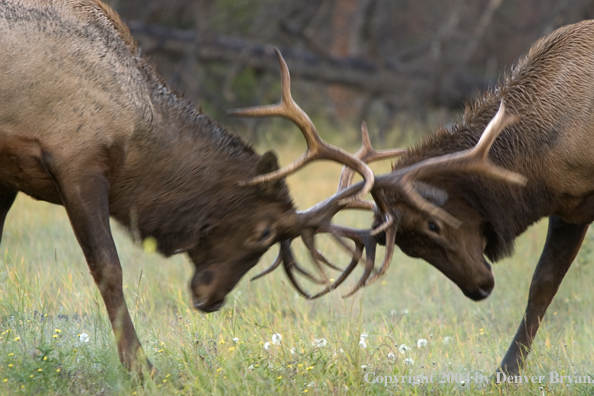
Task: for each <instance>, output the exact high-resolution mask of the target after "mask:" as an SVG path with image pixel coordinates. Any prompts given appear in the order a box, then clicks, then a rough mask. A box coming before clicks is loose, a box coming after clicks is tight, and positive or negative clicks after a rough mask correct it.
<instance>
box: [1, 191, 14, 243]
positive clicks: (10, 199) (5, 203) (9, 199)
mask: <svg viewBox="0 0 594 396" xmlns="http://www.w3.org/2000/svg"><path fill="white" fill-rule="evenodd" d="M16 196H17V191H13V190H8V189H5V187H3V186H0V241H2V231H3V230H4V222H5V221H6V215H7V214H8V211H9V210H10V207H11V206H12V204H13V203H14V200H15V198H16Z"/></svg>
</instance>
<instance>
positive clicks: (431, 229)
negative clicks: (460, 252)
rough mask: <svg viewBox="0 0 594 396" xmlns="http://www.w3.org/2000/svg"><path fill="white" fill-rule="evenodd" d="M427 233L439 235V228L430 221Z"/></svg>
mask: <svg viewBox="0 0 594 396" xmlns="http://www.w3.org/2000/svg"><path fill="white" fill-rule="evenodd" d="M428 227H429V231H431V232H434V233H436V234H439V227H438V226H437V224H435V223H434V222H432V221H430V222H429V224H428Z"/></svg>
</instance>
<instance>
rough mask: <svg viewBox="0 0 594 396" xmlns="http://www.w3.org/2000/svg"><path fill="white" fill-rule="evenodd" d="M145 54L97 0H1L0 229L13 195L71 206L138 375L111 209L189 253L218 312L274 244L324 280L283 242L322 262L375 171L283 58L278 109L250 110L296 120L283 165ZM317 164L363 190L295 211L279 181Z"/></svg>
mask: <svg viewBox="0 0 594 396" xmlns="http://www.w3.org/2000/svg"><path fill="white" fill-rule="evenodd" d="M138 53H139V51H138V48H137V47H136V44H135V42H134V40H133V39H132V36H131V35H130V32H129V30H128V29H127V27H126V25H125V24H123V23H122V22H121V20H120V19H119V17H118V16H117V14H116V13H115V12H114V11H112V10H111V9H110V8H109V7H108V6H106V5H104V4H103V3H101V2H100V1H99V0H55V1H51V2H50V1H45V0H9V1H8V0H0V235H1V231H2V228H3V225H4V222H5V219H6V214H7V212H8V211H9V209H10V207H11V205H12V204H13V202H14V200H15V198H16V196H17V193H18V192H19V191H20V192H23V193H25V194H28V195H30V196H32V197H33V198H36V199H39V200H44V201H47V202H50V203H54V204H59V205H63V206H64V207H65V209H66V212H67V214H68V217H69V219H70V222H71V225H72V228H73V230H74V233H75V235H76V238H77V240H78V242H79V244H80V246H81V247H82V250H83V253H84V255H85V258H86V261H87V263H88V265H89V269H90V272H91V274H92V276H93V278H94V280H95V283H96V284H97V286H98V288H99V290H100V292H101V295H102V298H103V300H104V302H105V306H106V309H107V313H108V316H109V320H110V322H111V325H112V328H113V332H114V334H115V336H116V341H117V349H118V354H119V358H120V360H121V361H122V363H123V364H124V365H125V366H126V367H127V368H129V369H133V370H140V371H144V370H147V369H149V368H150V367H151V365H150V362H149V361H148V360H147V359H146V357H145V354H144V352H143V350H142V347H141V345H140V341H139V339H138V337H137V335H136V331H135V329H134V326H133V324H132V321H131V319H130V315H129V313H128V309H127V307H126V303H125V300H124V293H123V290H122V269H121V266H120V262H119V259H118V255H117V251H116V247H115V245H114V241H113V238H112V234H111V231H110V225H109V217H110V216H112V217H113V218H115V219H116V220H117V221H118V222H119V223H121V224H122V225H123V226H124V227H126V228H128V229H129V230H131V232H132V234H133V235H138V236H139V238H140V239H143V240H144V239H146V238H154V240H155V241H156V243H157V249H158V251H159V252H160V253H162V254H163V255H165V256H169V255H173V254H177V253H181V252H186V253H187V254H188V255H189V257H190V259H191V261H192V262H193V263H194V265H195V273H194V276H193V278H192V280H191V282H190V290H191V294H192V298H193V305H194V307H195V308H197V309H199V310H202V311H205V312H212V311H216V310H218V309H219V308H220V307H221V306H222V304H223V302H224V299H225V296H226V295H227V293H229V292H230V291H231V289H232V288H233V287H234V286H235V285H236V284H237V282H238V281H239V280H240V278H241V277H242V276H243V275H244V274H245V273H246V272H247V271H248V270H249V269H250V268H252V267H253V266H254V265H255V264H256V263H257V261H258V259H259V258H260V257H261V256H262V254H264V253H265V252H266V251H267V250H268V248H269V247H270V246H271V245H273V244H275V243H276V242H278V241H281V252H282V255H283V257H284V258H286V260H285V262H286V263H287V264H286V265H285V269H286V270H287V272H288V273H290V274H292V273H293V271H298V272H301V273H303V274H305V275H307V276H309V278H310V279H313V280H317V281H319V282H321V283H323V280H319V279H317V278H314V277H313V275H308V272H307V271H306V270H305V269H303V268H302V267H300V266H299V265H297V263H295V262H294V260H292V253H291V251H290V248H289V246H287V243H286V242H284V241H287V240H292V239H294V238H296V237H298V236H302V237H303V239H304V241H306V244H307V245H308V246H309V247H310V248H311V249H310V251H311V254H312V255H313V256H315V257H316V258H318V257H320V254H319V252H317V250H315V246H314V235H315V234H316V233H318V232H333V233H334V234H337V233H339V231H334V226H333V225H331V224H330V221H331V219H332V217H333V216H334V215H335V214H336V213H337V212H338V211H339V210H341V209H343V208H344V207H346V206H347V205H348V203H349V202H350V201H353V200H355V199H357V197H358V196H359V195H362V194H365V193H366V192H367V191H369V190H370V188H371V187H372V185H373V182H374V175H373V173H372V172H371V170H370V168H369V167H368V166H367V165H366V164H365V163H364V162H363V161H361V160H360V159H359V158H357V157H355V156H352V155H350V154H348V153H347V152H345V151H343V150H341V149H339V148H337V147H334V146H331V145H328V144H326V143H325V142H323V141H322V140H321V138H320V137H319V135H318V134H317V132H316V130H315V127H314V126H313V124H312V122H311V121H310V119H309V118H308V117H307V115H306V114H305V113H304V112H303V111H302V110H301V109H300V108H299V106H297V105H296V104H295V103H294V102H293V100H292V98H291V95H290V91H289V89H290V87H289V75H288V71H287V70H286V67H285V68H284V70H283V100H282V102H281V104H280V105H279V106H276V107H273V108H267V109H265V110H258V111H256V112H255V113H258V112H259V111H264V112H267V113H271V114H272V113H273V114H279V115H283V116H284V117H287V118H289V119H292V120H293V121H295V123H296V124H297V125H298V126H299V127H300V129H301V130H302V131H303V133H304V135H305V137H306V140H307V143H308V147H309V148H308V151H307V152H306V154H305V155H304V156H303V157H302V158H301V159H299V160H297V161H295V162H294V163H293V164H292V165H289V166H288V167H286V168H283V169H280V170H279V169H278V165H277V161H276V156H275V155H274V154H272V153H271V152H268V153H265V154H264V155H262V156H260V155H258V154H256V153H255V152H254V151H253V150H252V149H251V148H250V147H249V146H248V145H247V144H245V143H244V142H242V141H241V140H240V139H239V138H237V137H236V136H234V135H231V134H230V133H228V132H226V131H225V130H224V129H222V128H221V127H219V126H218V125H217V124H216V123H215V122H214V121H213V120H211V119H209V118H208V117H207V116H206V115H204V114H201V113H199V112H197V111H195V110H194V108H193V107H192V106H191V105H189V104H188V103H186V102H184V101H183V100H182V99H180V98H179V97H178V96H177V95H176V94H175V93H174V92H172V91H171V90H170V89H169V88H168V87H167V86H166V85H165V83H164V82H163V80H162V79H161V78H160V77H159V76H158V75H157V73H156V72H155V71H154V70H153V68H152V67H150V66H149V65H148V64H147V63H146V62H145V61H144V60H143V59H142V58H141V57H140V56H139V54H138ZM279 60H280V63H281V66H283V65H284V62H283V61H282V59H281V58H280V57H279ZM248 113H250V111H248ZM255 113H254V111H252V114H255ZM316 159H329V160H333V161H337V162H339V163H341V164H344V165H347V166H349V167H350V168H354V169H356V170H357V172H359V173H360V174H361V175H362V176H363V178H364V179H365V182H364V184H365V185H364V186H361V188H358V187H357V188H351V189H348V191H347V190H345V191H343V192H340V193H337V194H336V195H335V196H333V197H331V198H330V199H328V200H327V201H325V202H323V203H321V204H320V205H317V206H315V207H313V208H311V209H309V210H306V211H302V212H298V211H296V210H295V208H294V207H293V204H292V202H291V198H290V196H289V192H288V189H287V187H286V185H285V183H284V180H283V179H282V177H283V176H285V175H287V174H289V173H291V172H294V171H295V170H297V169H299V167H301V166H302V165H303V164H305V163H307V162H309V161H312V160H316ZM384 223H385V224H388V223H387V222H384ZM347 237H348V235H347ZM230 246H231V247H230ZM318 264H319V261H318ZM320 265H321V264H320ZM291 276H292V275H291Z"/></svg>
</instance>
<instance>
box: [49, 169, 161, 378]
mask: <svg viewBox="0 0 594 396" xmlns="http://www.w3.org/2000/svg"><path fill="white" fill-rule="evenodd" d="M73 168H74V169H76V167H73ZM81 168H82V167H81ZM79 169H80V168H79ZM48 171H49V172H50V173H51V174H52V177H53V179H54V181H55V183H56V185H57V187H58V190H59V192H60V196H61V199H62V203H63V204H64V207H65V208H66V212H67V213H68V217H69V219H70V222H71V224H72V228H73V229H74V233H75V235H76V238H77V239H78V242H79V244H80V246H81V247H82V250H83V253H84V255H85V258H86V260H87V264H88V265H89V269H90V272H91V274H92V275H93V278H94V280H95V283H96V284H97V287H99V290H100V292H101V296H102V297H103V301H104V303H105V307H106V309H107V314H108V316H109V321H110V322H111V326H112V329H113V332H114V335H115V338H116V342H117V348H118V354H119V357H120V361H121V362H122V364H124V366H125V367H126V368H127V369H129V370H131V371H136V372H139V373H142V372H143V371H144V372H150V370H151V369H152V365H151V363H150V362H149V361H148V359H147V358H146V356H145V354H144V351H143V350H142V347H141V345H140V341H139V340H138V336H137V335H136V330H135V329H134V325H133V324H132V319H131V318H130V314H129V312H128V307H127V306H126V301H125V299H124V291H123V289H122V267H121V266H120V261H119V258H118V254H117V251H116V246H115V243H114V241H113V237H112V235H111V230H110V226H109V203H108V190H109V183H108V181H107V179H106V178H105V177H104V176H103V174H99V175H97V174H93V175H80V174H79V175H76V176H75V177H72V176H71V177H64V175H59V174H56V173H55V172H51V170H50V169H48ZM60 176H62V177H60ZM61 180H67V182H61ZM145 370H146V371H145Z"/></svg>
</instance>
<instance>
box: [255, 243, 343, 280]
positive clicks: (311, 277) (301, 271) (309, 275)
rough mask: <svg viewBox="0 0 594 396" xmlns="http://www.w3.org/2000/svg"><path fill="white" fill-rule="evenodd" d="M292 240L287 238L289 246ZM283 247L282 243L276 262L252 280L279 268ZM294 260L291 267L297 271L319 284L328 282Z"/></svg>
mask: <svg viewBox="0 0 594 396" xmlns="http://www.w3.org/2000/svg"><path fill="white" fill-rule="evenodd" d="M292 241H293V240H292V239H288V240H286V242H287V243H288V245H289V246H290V245H291V242H292ZM281 249H282V243H281V248H280V249H279V252H278V255H277V256H276V259H275V260H274V262H273V263H272V264H271V265H270V266H269V267H268V268H266V269H265V270H264V271H262V272H260V273H259V274H258V275H256V276H254V277H253V278H252V279H251V281H252V282H253V281H255V280H257V279H260V278H262V277H263V276H265V275H268V274H269V273H271V272H272V271H274V270H275V269H277V268H278V267H279V266H280V265H281V264H282V263H283V252H282V250H281ZM291 257H292V253H291ZM292 261H293V264H292V265H291V267H292V268H294V269H295V270H296V271H297V272H299V273H301V274H302V275H303V276H305V277H306V278H307V279H309V280H310V281H311V282H313V283H315V284H318V285H326V284H328V282H327V281H323V280H319V279H317V278H316V277H314V276H313V275H312V274H310V273H309V271H307V270H305V269H304V268H302V267H301V266H299V264H297V262H296V261H295V260H294V259H293V258H292ZM330 265H331V263H330ZM332 268H336V267H332Z"/></svg>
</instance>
